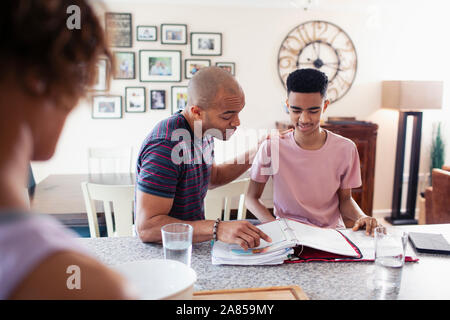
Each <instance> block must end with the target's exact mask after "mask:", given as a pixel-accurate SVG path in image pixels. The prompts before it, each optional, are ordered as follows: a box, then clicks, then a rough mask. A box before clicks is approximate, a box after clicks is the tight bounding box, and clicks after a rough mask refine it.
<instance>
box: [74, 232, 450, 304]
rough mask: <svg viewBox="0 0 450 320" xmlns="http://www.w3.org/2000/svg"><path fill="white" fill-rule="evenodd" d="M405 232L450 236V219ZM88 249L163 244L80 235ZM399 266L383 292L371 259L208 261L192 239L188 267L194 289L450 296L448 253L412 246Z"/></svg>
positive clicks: (113, 261)
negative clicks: (394, 285)
mask: <svg viewBox="0 0 450 320" xmlns="http://www.w3.org/2000/svg"><path fill="white" fill-rule="evenodd" d="M391 228H394V229H398V230H403V231H405V232H421V233H439V234H442V235H443V236H444V238H446V240H447V241H449V242H450V224H436V225H406V226H392V227H391ZM79 241H80V242H81V243H82V245H84V246H85V247H87V249H88V251H89V252H91V254H92V255H93V256H94V257H96V258H97V259H99V260H100V261H102V262H103V263H105V264H106V265H108V266H115V265H119V264H122V263H128V262H132V261H140V260H148V259H163V258H164V255H163V247H162V245H161V244H158V243H144V242H142V241H141V240H140V238H139V237H101V238H79ZM406 255H407V256H412V257H416V258H418V261H417V262H407V263H405V265H404V266H403V268H402V274H401V282H400V283H401V285H400V289H399V290H397V291H396V292H385V291H383V290H378V289H376V288H375V287H374V286H373V274H374V270H375V264H374V262H304V263H284V264H280V265H270V266H269V265H259V266H258V265H252V266H240V265H213V264H212V262H211V244H210V242H200V243H194V244H193V249H192V259H191V267H192V268H193V269H194V271H195V272H196V274H197V281H196V283H195V285H194V290H195V292H204V291H210V290H225V289H240V288H252V289H254V288H262V287H278V286H281V287H284V286H298V287H300V288H301V290H302V291H303V292H304V293H305V295H306V296H307V298H308V299H310V300H372V299H375V300H378V299H388V300H395V299H398V300H410V299H446V300H447V299H450V273H449V271H450V255H443V254H427V253H419V252H416V251H415V249H414V248H413V247H412V246H411V243H409V241H408V244H407V248H406Z"/></svg>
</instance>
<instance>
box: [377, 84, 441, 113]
mask: <svg viewBox="0 0 450 320" xmlns="http://www.w3.org/2000/svg"><path fill="white" fill-rule="evenodd" d="M442 91H443V82H442V81H383V82H382V101H381V103H382V107H383V108H389V109H398V110H403V111H406V110H409V111H414V110H418V111H419V110H428V109H441V108H442Z"/></svg>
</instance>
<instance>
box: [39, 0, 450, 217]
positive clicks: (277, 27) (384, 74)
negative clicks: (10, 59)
mask: <svg viewBox="0 0 450 320" xmlns="http://www.w3.org/2000/svg"><path fill="white" fill-rule="evenodd" d="M197 2H199V1H197ZM266 2H267V1H266ZM204 3H208V4H209V3H210V2H208V1H204ZM317 3H318V7H314V8H313V9H311V10H309V11H304V10H303V9H301V8H300V9H299V8H297V9H296V8H292V7H291V8H266V7H248V6H247V7H246V6H244V5H240V6H224V5H217V6H207V5H182V4H176V5H175V4H169V5H167V4H166V5H163V4H155V3H153V2H150V3H147V2H145V1H136V2H135V3H134V2H133V1H126V2H124V1H112V2H111V3H109V4H108V5H107V6H108V8H109V11H111V12H129V13H132V15H133V47H132V48H130V49H128V48H117V50H118V51H120V50H122V51H134V52H135V53H136V61H137V70H138V68H139V65H138V60H139V59H138V52H139V50H140V49H162V48H164V49H173V50H181V51H182V59H183V63H182V65H183V78H184V59H185V58H189V57H190V47H189V44H188V45H181V46H179V45H161V44H160V39H159V38H160V35H159V34H158V42H156V43H153V42H138V41H135V31H136V26H137V25H157V26H158V33H159V27H160V25H161V24H162V23H182V24H187V26H188V32H221V33H222V34H223V55H222V56H221V57H211V60H212V64H215V62H216V61H234V62H236V77H237V79H238V80H239V82H240V83H241V85H242V87H243V89H244V92H245V94H246V107H245V108H244V110H243V112H242V116H241V124H242V125H241V126H242V128H254V129H262V128H274V123H275V120H287V115H286V114H284V112H283V110H282V107H281V106H282V103H283V101H284V100H285V92H284V89H283V86H282V84H281V82H280V80H279V78H278V73H277V54H278V49H279V46H280V44H281V42H282V40H283V39H284V37H285V36H286V34H287V33H288V32H289V31H290V30H291V29H292V28H293V27H295V26H296V25H299V24H301V23H303V22H305V21H308V20H327V21H330V22H333V23H335V24H337V25H338V26H340V27H341V28H343V29H344V30H345V31H346V32H347V34H348V35H349V36H350V38H351V39H352V40H353V42H354V45H355V47H356V50H357V55H358V70H357V75H356V79H355V82H354V84H353V86H352V88H351V89H350V91H349V92H348V93H347V95H346V96H344V97H343V98H342V99H341V100H339V101H337V102H336V103H334V104H332V105H331V107H329V109H328V111H327V114H326V116H355V117H356V118H357V119H359V120H367V121H372V122H375V123H377V124H378V125H379V131H378V142H377V155H376V170H375V194H374V209H375V210H384V209H389V208H390V206H391V199H392V184H393V175H394V162H395V143H396V134H397V121H398V114H397V112H395V111H391V110H383V109H380V102H381V98H380V94H381V84H380V82H381V81H382V80H390V79H399V80H403V79H404V80H444V81H445V96H444V110H442V111H427V112H425V113H424V124H423V135H422V137H423V140H422V154H421V157H422V160H421V168H420V171H421V172H428V162H429V161H428V157H429V156H428V154H429V148H430V144H431V127H432V124H433V122H434V121H438V120H439V121H443V122H445V128H444V135H445V137H446V138H447V143H449V144H450V124H449V120H448V119H450V107H449V93H450V81H449V80H450V77H449V76H448V71H449V70H450V58H449V57H450V45H449V44H448V41H447V39H446V36H445V34H446V31H447V30H450V21H449V20H450V19H448V17H447V16H446V15H447V12H448V11H447V10H446V7H445V2H444V1H441V2H439V1H427V2H424V1H403V0H402V1H375V2H373V1H372V2H367V3H366V4H364V2H362V1H358V0H346V1H339V2H338V1H331V0H328V1H323V0H321V1H318V2H317ZM208 58H209V57H208ZM138 79H139V74H138V73H137V80H114V81H112V86H111V90H110V93H111V94H119V95H122V96H124V91H125V86H145V87H146V88H147V89H165V90H166V95H167V100H168V102H167V104H168V109H167V110H165V111H160V110H150V111H147V112H146V113H144V114H130V113H124V116H123V118H122V119H118V120H99V119H96V120H93V119H91V116H90V112H91V111H90V110H91V109H90V108H91V107H90V103H82V104H81V105H80V106H79V108H77V109H76V110H75V111H74V112H73V113H72V114H71V116H70V117H69V119H68V121H67V125H66V127H65V129H64V131H63V134H62V137H61V140H60V142H59V144H58V148H57V152H56V154H55V156H54V158H53V159H52V160H50V161H48V162H46V163H33V168H34V171H35V174H36V178H37V180H41V179H42V178H44V177H45V176H46V175H48V174H52V173H77V172H86V171H87V160H86V148H87V147H88V146H116V145H131V146H133V147H134V148H135V152H136V153H137V151H138V148H139V146H140V144H141V142H142V140H143V139H144V137H145V136H146V134H147V133H148V132H149V131H150V130H151V128H152V127H153V126H154V125H155V123H156V122H157V121H159V120H161V119H163V118H165V117H167V116H169V114H170V98H169V97H170V86H171V85H186V84H187V81H186V80H183V81H182V82H181V83H174V84H164V83H162V84H161V83H159V84H158V83H149V82H145V83H140V82H139V80H138ZM147 94H148V93H147ZM147 100H148V96H147ZM123 103H124V102H123ZM229 143H233V142H229ZM221 147H222V145H221V144H220V143H219V144H218V148H221ZM447 149H450V146H448V147H447ZM217 154H218V159H217V161H218V162H221V161H223V157H226V155H224V154H223V152H220V150H218V152H217ZM446 154H447V157H446V163H450V151H448V150H447V152H446Z"/></svg>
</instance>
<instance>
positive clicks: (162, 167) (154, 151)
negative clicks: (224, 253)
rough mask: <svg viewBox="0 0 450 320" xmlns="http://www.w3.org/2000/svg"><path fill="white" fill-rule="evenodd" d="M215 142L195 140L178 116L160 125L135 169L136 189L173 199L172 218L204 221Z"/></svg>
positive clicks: (212, 140) (140, 156)
mask: <svg viewBox="0 0 450 320" xmlns="http://www.w3.org/2000/svg"><path fill="white" fill-rule="evenodd" d="M213 160H214V139H213V137H212V136H210V135H206V136H204V137H203V138H202V139H200V138H195V137H194V134H193V131H192V129H191V127H190V126H189V123H188V122H187V120H186V119H185V118H184V116H183V115H182V114H181V113H180V112H177V113H175V114H174V115H172V116H170V117H169V118H167V119H165V120H162V121H160V122H159V123H158V124H157V125H156V126H155V128H153V130H152V131H151V132H150V134H149V135H148V136H147V137H146V139H145V140H144V143H143V144H142V147H141V150H140V152H139V156H138V159H137V168H136V185H137V188H139V190H141V191H142V192H145V193H149V194H152V195H156V196H159V197H164V198H173V205H172V208H171V209H170V211H169V216H171V217H173V218H177V219H180V220H188V221H193V220H203V219H205V215H204V205H203V200H204V198H205V195H206V192H207V190H208V184H209V177H210V174H211V167H212V162H213Z"/></svg>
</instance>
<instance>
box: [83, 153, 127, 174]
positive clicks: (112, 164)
mask: <svg viewBox="0 0 450 320" xmlns="http://www.w3.org/2000/svg"><path fill="white" fill-rule="evenodd" d="M132 155H133V148H132V147H118V148H89V149H88V170H89V173H90V174H92V173H118V172H133V166H132Z"/></svg>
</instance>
